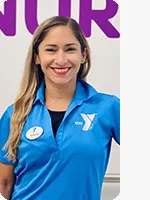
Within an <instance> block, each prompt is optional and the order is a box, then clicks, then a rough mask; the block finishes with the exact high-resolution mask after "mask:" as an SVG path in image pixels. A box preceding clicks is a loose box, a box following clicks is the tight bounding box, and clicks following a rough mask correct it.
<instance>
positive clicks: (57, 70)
mask: <svg viewBox="0 0 150 200" xmlns="http://www.w3.org/2000/svg"><path fill="white" fill-rule="evenodd" d="M52 69H53V70H55V71H56V72H66V71H68V70H69V68H65V69H58V68H52Z"/></svg>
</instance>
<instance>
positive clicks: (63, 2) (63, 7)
mask: <svg viewBox="0 0 150 200" xmlns="http://www.w3.org/2000/svg"><path fill="white" fill-rule="evenodd" d="M58 15H59V16H67V17H70V16H71V0H59V10H58Z"/></svg>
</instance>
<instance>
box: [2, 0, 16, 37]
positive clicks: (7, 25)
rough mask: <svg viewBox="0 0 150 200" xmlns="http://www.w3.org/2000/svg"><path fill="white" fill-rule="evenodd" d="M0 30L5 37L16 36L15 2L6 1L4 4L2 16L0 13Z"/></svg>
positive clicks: (14, 0) (13, 0)
mask: <svg viewBox="0 0 150 200" xmlns="http://www.w3.org/2000/svg"><path fill="white" fill-rule="evenodd" d="M0 30H2V32H3V33H4V34H5V35H6V36H14V35H15V34H16V0H8V1H6V2H5V3H4V14H3V13H2V12H1V11H0Z"/></svg>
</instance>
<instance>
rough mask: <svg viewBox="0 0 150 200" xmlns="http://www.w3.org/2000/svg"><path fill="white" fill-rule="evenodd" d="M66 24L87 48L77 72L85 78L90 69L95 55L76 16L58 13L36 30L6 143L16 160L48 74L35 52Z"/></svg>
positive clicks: (5, 146) (82, 50)
mask: <svg viewBox="0 0 150 200" xmlns="http://www.w3.org/2000/svg"><path fill="white" fill-rule="evenodd" d="M59 25H64V26H68V27H70V28H71V29H72V31H73V33H74V35H75V37H76V38H77V40H78V41H79V42H80V44H81V52H82V53H83V52H84V49H85V48H86V49H87V56H86V61H85V62H84V63H83V64H81V66H80V70H79V72H78V75H77V79H78V80H81V79H82V80H85V79H86V76H87V74H88V72H89V70H90V66H91V59H90V49H89V45H88V42H87V40H86V38H85V36H84V34H83V32H82V30H81V28H80V26H79V24H78V23H77V22H76V21H75V20H74V19H72V18H69V17H64V16H54V17H52V18H48V19H46V20H45V21H43V22H42V23H41V24H40V25H39V26H38V28H37V29H36V30H35V32H34V35H33V39H32V42H31V45H30V47H29V50H28V54H27V58H26V62H25V68H24V73H23V76H22V79H21V84H20V89H19V92H18V95H17V97H16V100H15V103H14V112H13V114H12V117H11V122H10V136H9V138H8V141H7V142H6V144H5V145H4V149H6V148H8V153H7V155H6V156H7V158H8V159H9V160H13V161H15V160H16V153H17V147H18V145H19V142H20V137H21V132H22V129H23V126H24V123H25V121H26V118H27V116H28V114H29V113H30V111H31V108H32V104H33V101H34V98H35V95H36V92H37V89H38V88H39V86H40V84H41V82H43V81H44V74H43V72H42V70H41V67H40V66H39V65H38V66H37V65H36V63H35V55H37V54H38V47H39V45H40V43H41V42H42V41H43V39H44V38H45V36H46V34H47V33H48V31H49V30H50V29H51V28H52V27H54V26H59Z"/></svg>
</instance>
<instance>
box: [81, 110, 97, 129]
mask: <svg viewBox="0 0 150 200" xmlns="http://www.w3.org/2000/svg"><path fill="white" fill-rule="evenodd" d="M95 115H96V114H81V116H82V118H83V120H84V122H85V124H84V126H83V128H82V130H83V131H88V130H89V129H91V128H92V126H93V124H92V122H93V120H94V117H95Z"/></svg>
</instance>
